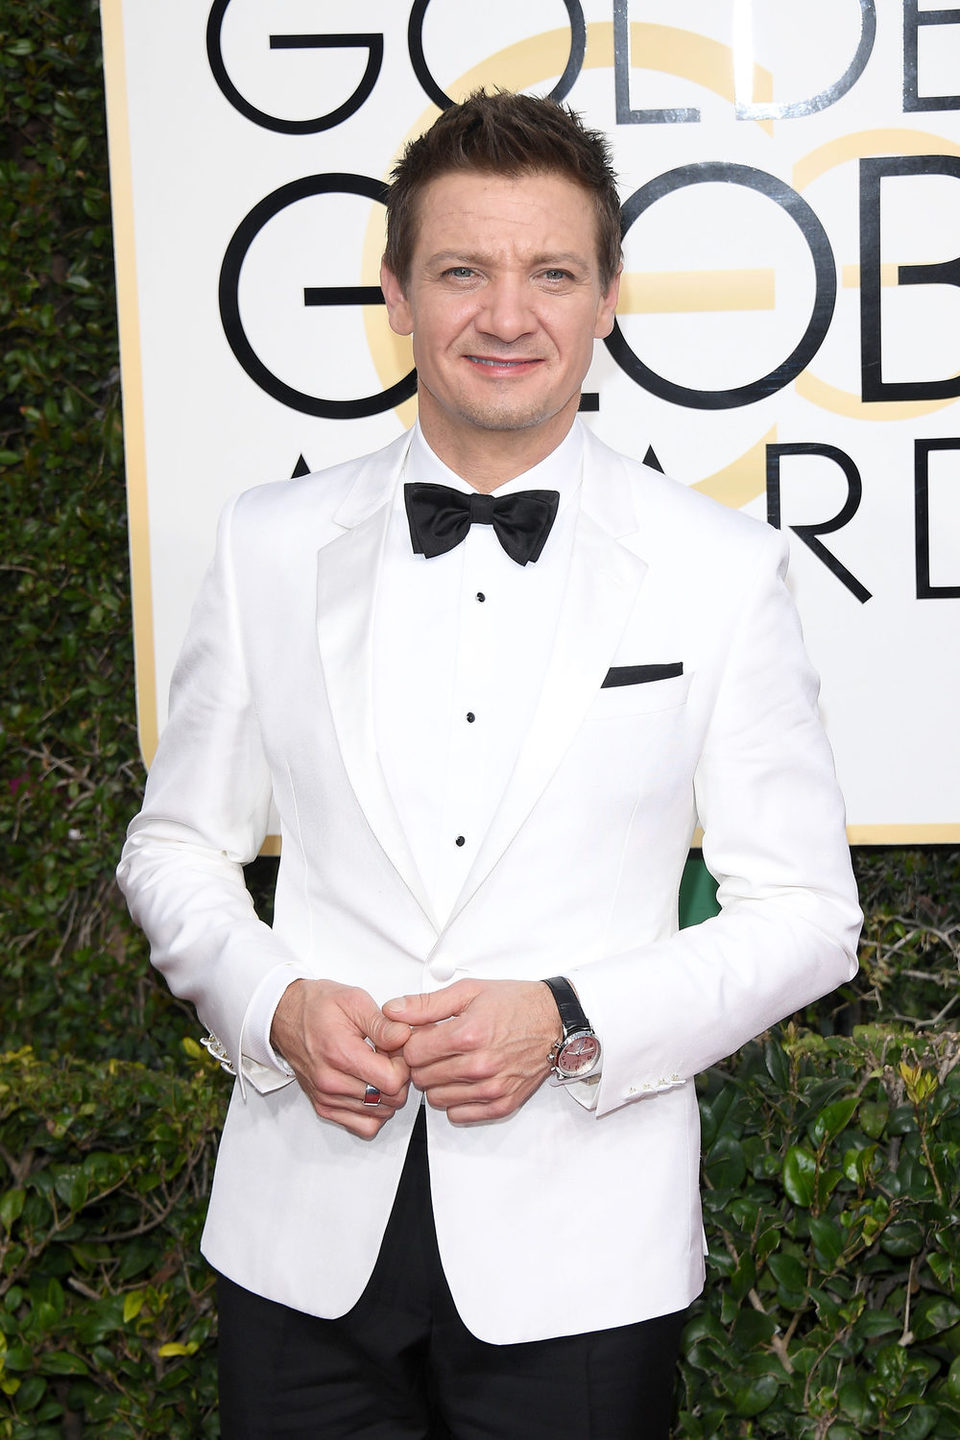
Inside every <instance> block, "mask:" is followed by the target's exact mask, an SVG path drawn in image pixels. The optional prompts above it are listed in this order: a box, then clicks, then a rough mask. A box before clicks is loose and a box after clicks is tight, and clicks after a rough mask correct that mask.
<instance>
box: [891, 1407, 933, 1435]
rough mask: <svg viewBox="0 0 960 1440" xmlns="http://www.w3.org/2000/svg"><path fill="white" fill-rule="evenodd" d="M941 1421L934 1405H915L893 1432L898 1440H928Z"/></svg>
mask: <svg viewBox="0 0 960 1440" xmlns="http://www.w3.org/2000/svg"><path fill="white" fill-rule="evenodd" d="M938 1419H939V1411H938V1410H937V1408H936V1407H935V1406H933V1405H914V1406H913V1407H912V1408H911V1410H910V1413H909V1414H908V1415H907V1418H906V1419H905V1420H902V1421H898V1423H897V1428H896V1430H895V1431H894V1432H893V1433H894V1434H895V1435H896V1440H926V1437H927V1436H928V1435H929V1434H930V1431H931V1430H932V1429H933V1427H934V1425H936V1423H937V1420H938Z"/></svg>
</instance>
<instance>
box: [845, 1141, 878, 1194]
mask: <svg viewBox="0 0 960 1440" xmlns="http://www.w3.org/2000/svg"><path fill="white" fill-rule="evenodd" d="M876 1153H877V1147H876V1145H864V1146H863V1148H862V1149H851V1150H845V1151H844V1152H843V1173H844V1175H845V1176H846V1177H847V1179H848V1180H850V1181H852V1183H853V1184H854V1185H856V1186H858V1187H860V1188H862V1187H863V1186H864V1185H866V1183H867V1180H868V1179H869V1178H870V1173H871V1171H872V1170H873V1160H874V1156H875V1155H876Z"/></svg>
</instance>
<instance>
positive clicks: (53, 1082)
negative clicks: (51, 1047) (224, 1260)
mask: <svg viewBox="0 0 960 1440" xmlns="http://www.w3.org/2000/svg"><path fill="white" fill-rule="evenodd" d="M196 1048H197V1050H199V1047H196ZM223 1078H224V1077H223V1076H222V1074H221V1072H220V1070H219V1068H218V1069H217V1070H216V1071H214V1072H213V1073H212V1074H211V1070H210V1067H209V1066H208V1065H207V1064H205V1063H204V1062H203V1061H200V1060H199V1059H198V1060H197V1061H196V1062H195V1063H194V1064H193V1066H192V1073H187V1074H184V1075H174V1074H170V1073H162V1072H161V1073H156V1072H151V1071H149V1070H147V1069H145V1068H144V1067H143V1066H140V1065H136V1064H131V1063H129V1062H126V1061H119V1060H116V1061H111V1062H108V1063H107V1064H106V1065H105V1066H103V1067H102V1068H101V1067H96V1066H93V1065H91V1064H88V1063H83V1062H78V1061H73V1062H65V1061H64V1062H59V1063H55V1064H53V1063H50V1062H44V1061H40V1060H37V1059H36V1058H35V1057H34V1055H33V1053H32V1052H31V1051H30V1050H29V1049H24V1050H21V1051H19V1052H17V1053H14V1054H10V1055H6V1056H3V1057H2V1058H0V1137H2V1142H0V1437H2V1440H7V1437H17V1440H32V1437H37V1440H40V1437H43V1440H47V1437H49V1440H61V1437H64V1436H67V1435H70V1436H73V1435H78V1436H79V1435H85V1436H92V1435H98V1436H103V1437H113V1436H117V1437H120V1436H124V1437H127V1440H130V1437H140V1436H149V1435H157V1436H172V1437H177V1440H194V1437H199V1436H205V1435H210V1436H213V1435H217V1434H218V1433H219V1426H218V1425H217V1421H216V1416H215V1403H216V1381H215V1363H214V1343H213V1338H212V1337H213V1334H214V1330H215V1313H214V1303H213V1283H212V1278H211V1275H210V1272H209V1271H208V1270H207V1269H206V1266H205V1265H204V1263H203V1261H202V1260H201V1258H200V1254H199V1250H198V1246H199V1239H200V1230H201V1226H202V1222H203V1215H204V1213H205V1209H206V1197H207V1193H208V1190H209V1184H210V1177H211V1173H212V1163H213V1156H214V1151H215V1146H216V1137H217V1133H218V1130H219V1126H220V1124H221V1123H222V1119H223V1112H224V1104H225V1100H226V1096H227V1093H228V1087H227V1086H226V1085H225V1084H222V1083H220V1082H221V1081H222V1080H223Z"/></svg>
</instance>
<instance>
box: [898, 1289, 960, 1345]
mask: <svg viewBox="0 0 960 1440" xmlns="http://www.w3.org/2000/svg"><path fill="white" fill-rule="evenodd" d="M958 1321H960V1305H957V1303H956V1302H955V1301H954V1300H951V1299H950V1298H949V1297H948V1296H946V1295H924V1296H921V1298H920V1299H919V1300H918V1301H917V1303H916V1305H915V1306H914V1307H913V1312H912V1314H911V1317H910V1328H911V1330H912V1331H913V1333H914V1336H915V1337H916V1339H917V1340H929V1339H930V1338H931V1337H932V1336H934V1335H939V1334H940V1332H941V1331H942V1330H949V1329H951V1328H952V1327H953V1326H954V1325H956V1324H957V1322H958Z"/></svg>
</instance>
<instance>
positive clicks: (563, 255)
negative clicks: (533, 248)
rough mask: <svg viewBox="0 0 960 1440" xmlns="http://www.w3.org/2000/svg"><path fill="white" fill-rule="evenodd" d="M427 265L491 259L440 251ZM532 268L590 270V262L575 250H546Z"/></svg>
mask: <svg viewBox="0 0 960 1440" xmlns="http://www.w3.org/2000/svg"><path fill="white" fill-rule="evenodd" d="M426 263H427V265H428V266H429V265H444V264H454V265H477V266H482V265H489V264H491V263H496V262H495V261H494V262H491V257H490V256H489V255H481V254H480V253H479V252H478V251H472V250H438V251H437V253H436V254H435V255H430V256H428V258H427V261H426ZM529 264H530V265H531V267H535V266H537V265H577V266H579V267H580V268H581V269H583V270H588V269H589V268H590V262H589V261H588V260H586V259H584V257H583V256H582V255H579V254H577V253H576V251H573V250H545V251H543V252H542V253H541V254H539V255H534V256H532V258H531V259H530V261H529Z"/></svg>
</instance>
